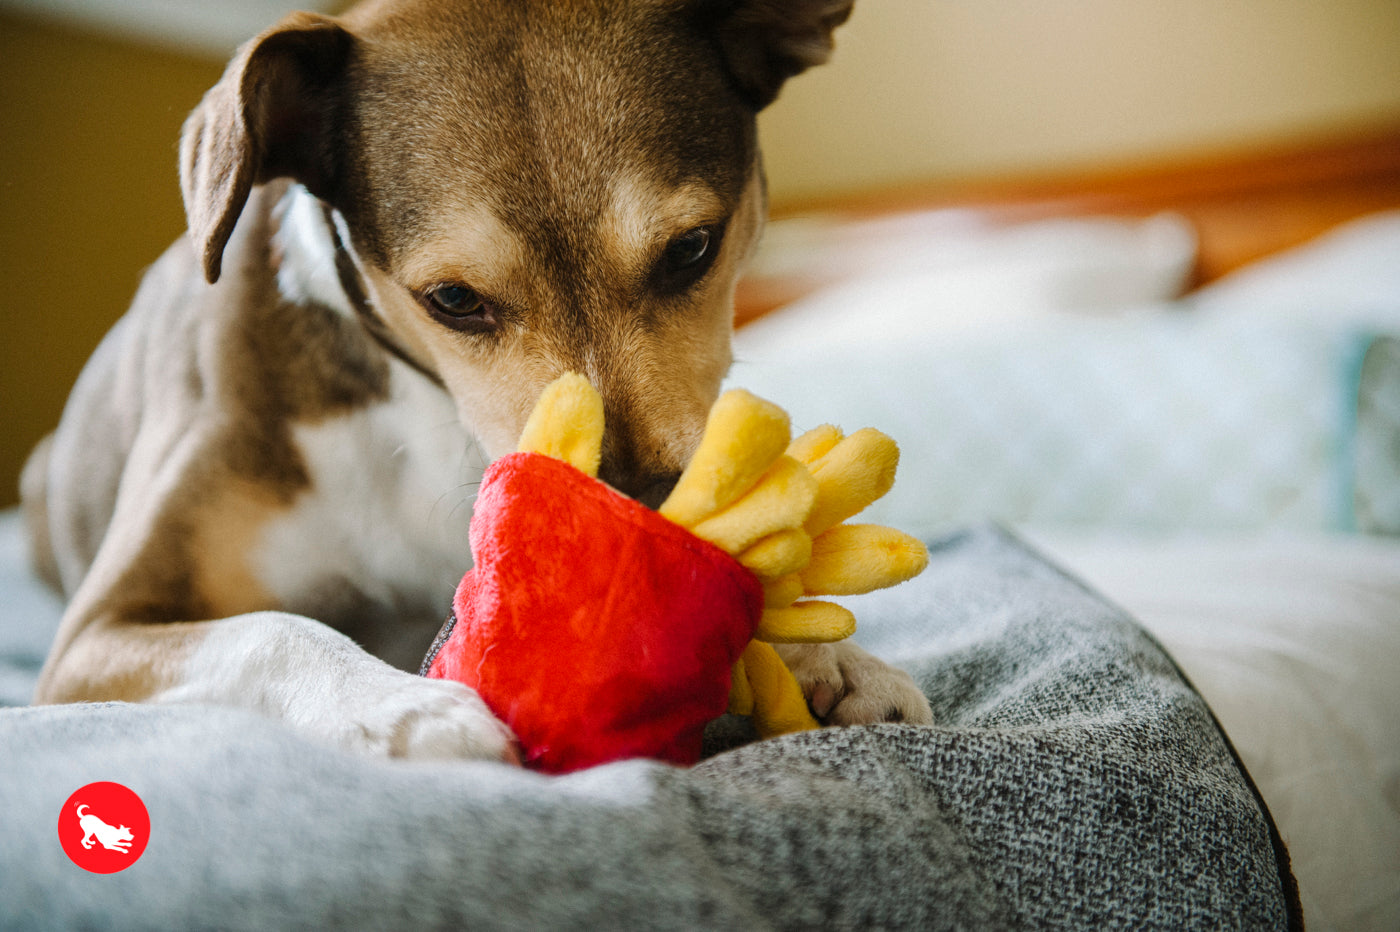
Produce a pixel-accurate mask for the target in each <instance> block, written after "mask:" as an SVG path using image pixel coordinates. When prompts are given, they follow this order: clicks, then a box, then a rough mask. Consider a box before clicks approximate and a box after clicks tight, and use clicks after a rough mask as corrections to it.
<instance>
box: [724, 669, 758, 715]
mask: <svg viewBox="0 0 1400 932" xmlns="http://www.w3.org/2000/svg"><path fill="white" fill-rule="evenodd" d="M729 712H730V714H732V715H752V714H753V687H751V686H750V685H749V671H748V668H747V667H746V666H745V665H744V658H743V656H742V655H740V657H739V659H738V660H736V661H734V666H733V667H732V668H731V670H730V673H729Z"/></svg>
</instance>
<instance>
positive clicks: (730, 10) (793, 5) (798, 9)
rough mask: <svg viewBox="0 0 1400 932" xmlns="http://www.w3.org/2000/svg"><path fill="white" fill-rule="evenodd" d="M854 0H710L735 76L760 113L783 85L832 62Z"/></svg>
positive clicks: (714, 22) (718, 30)
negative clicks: (837, 34)
mask: <svg viewBox="0 0 1400 932" xmlns="http://www.w3.org/2000/svg"><path fill="white" fill-rule="evenodd" d="M854 5H855V0H711V2H710V3H708V4H707V5H706V6H707V7H708V9H707V10H706V13H707V14H708V15H709V16H711V17H713V19H712V20H711V21H712V23H713V24H714V26H713V28H714V29H715V30H716V34H717V36H718V39H719V45H720V49H721V51H722V52H723V54H724V57H725V62H726V64H727V65H728V67H729V71H730V73H731V74H732V75H733V76H734V79H735V81H737V82H738V84H739V87H740V89H741V90H742V91H743V92H744V94H745V95H746V96H747V97H748V98H749V101H750V102H751V103H752V104H753V106H754V108H755V109H762V108H763V107H766V106H768V105H769V104H770V103H772V102H773V99H774V98H775V97H777V96H778V91H779V90H780V89H781V88H782V86H783V82H784V81H786V80H787V79H788V78H790V77H792V76H793V75H795V74H798V73H800V72H803V71H806V70H807V69H808V68H811V67H812V66H813V65H820V64H822V63H824V62H825V61H826V60H827V59H828V58H829V57H831V49H832V33H833V32H834V31H835V30H836V27H837V26H840V25H841V24H842V23H844V22H845V21H846V19H847V18H848V17H849V16H850V15H851V7H852V6H854Z"/></svg>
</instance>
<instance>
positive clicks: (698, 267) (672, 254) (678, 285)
mask: <svg viewBox="0 0 1400 932" xmlns="http://www.w3.org/2000/svg"><path fill="white" fill-rule="evenodd" d="M723 235H724V229H723V227H715V226H706V227H696V228H695V229H693V230H687V231H686V232H685V233H682V234H681V235H680V236H677V237H676V238H675V239H673V240H671V242H669V243H667V244H666V251H665V252H664V253H662V256H661V261H660V262H659V263H657V267H656V282H657V285H658V287H659V288H660V289H661V290H663V291H680V290H682V289H684V288H688V287H690V286H691V285H693V284H694V283H695V282H697V281H699V280H700V279H701V277H703V276H704V274H705V273H706V272H707V271H709V269H710V266H711V265H712V264H713V263H714V261H715V256H716V255H718V254H719V243H720V239H721V237H722V236H723Z"/></svg>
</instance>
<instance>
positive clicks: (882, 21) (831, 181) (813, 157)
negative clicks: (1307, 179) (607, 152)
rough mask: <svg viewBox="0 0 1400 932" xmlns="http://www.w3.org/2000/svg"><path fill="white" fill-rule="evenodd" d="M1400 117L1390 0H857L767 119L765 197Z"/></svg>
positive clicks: (1054, 164)
mask: <svg viewBox="0 0 1400 932" xmlns="http://www.w3.org/2000/svg"><path fill="white" fill-rule="evenodd" d="M1376 123H1389V124H1390V125H1392V126H1393V125H1395V124H1396V123H1400V0H857V2H856V6H855V12H854V14H853V15H852V17H851V19H850V21H849V22H848V23H847V24H846V25H845V26H844V27H842V28H841V29H840V30H839V31H838V32H837V34H836V54H835V56H834V57H833V59H832V61H831V63H830V64H828V65H826V66H823V67H821V68H818V69H815V70H813V71H811V72H809V73H807V74H804V75H802V76H800V77H799V78H797V79H795V80H794V81H792V82H791V83H790V84H789V85H788V87H786V88H785V89H784V90H783V94H782V96H781V97H780V98H779V99H778V102H777V103H776V104H775V105H774V106H773V107H772V108H771V109H770V110H769V111H768V112H766V113H764V114H763V116H762V118H761V125H762V129H763V133H764V140H765V154H766V157H767V161H768V174H769V183H770V191H771V194H772V197H773V200H774V203H775V204H776V205H778V206H781V205H782V204H783V203H784V202H789V203H790V202H792V201H794V200H798V201H800V200H802V199H805V198H811V197H813V196H820V195H826V194H828V193H830V192H831V191H833V190H836V191H850V190H861V189H872V188H880V187H884V186H892V185H899V184H902V183H910V182H925V181H937V180H956V179H962V178H969V177H975V178H987V177H989V176H994V175H998V174H1002V173H1012V174H1040V173H1045V172H1054V171H1059V170H1070V171H1075V172H1078V171H1093V170H1096V169H1099V168H1116V167H1131V166H1135V165H1142V164H1149V165H1150V164H1161V163H1162V162H1164V161H1170V160H1171V159H1173V158H1193V157H1195V156H1197V155H1210V154H1212V153H1215V152H1222V151H1230V150H1234V149H1239V148H1242V147H1248V146H1252V145H1256V144H1261V143H1263V144H1268V143H1270V142H1280V143H1287V142H1289V141H1290V140H1296V139H1299V138H1309V137H1320V138H1325V137H1327V136H1330V135H1331V134H1334V133H1345V132H1347V131H1349V130H1352V129H1355V128H1357V127H1359V126H1365V125H1375V124H1376Z"/></svg>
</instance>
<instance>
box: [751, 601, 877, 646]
mask: <svg viewBox="0 0 1400 932" xmlns="http://www.w3.org/2000/svg"><path fill="white" fill-rule="evenodd" d="M855 633H856V616H855V615H852V614H851V613H850V611H849V610H848V609H845V608H842V607H841V606H840V605H836V604H835V603H833V602H798V603H796V604H794V605H791V606H789V607H787V608H765V609H764V610H763V616H762V617H761V618H760V619H759V622H758V631H756V632H755V633H754V638H755V639H757V640H760V641H767V642H769V643H770V644H826V643H830V642H831V641H841V640H844V639H846V638H848V637H850V636H851V635H853V634H855Z"/></svg>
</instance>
